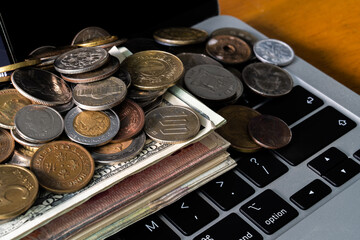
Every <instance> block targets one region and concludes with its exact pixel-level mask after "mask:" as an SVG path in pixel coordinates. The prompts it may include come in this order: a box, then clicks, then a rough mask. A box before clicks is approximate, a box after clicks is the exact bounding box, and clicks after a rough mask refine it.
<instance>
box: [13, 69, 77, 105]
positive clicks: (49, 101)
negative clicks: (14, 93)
mask: <svg viewBox="0 0 360 240" xmlns="http://www.w3.org/2000/svg"><path fill="white" fill-rule="evenodd" d="M11 82H12V84H13V85H14V87H15V88H16V89H17V90H18V91H19V92H20V93H21V95H23V96H24V97H26V98H28V99H30V100H32V101H34V102H36V103H39V104H42V105H47V106H55V105H59V104H65V103H68V102H69V101H71V99H72V93H71V89H70V87H69V86H68V85H67V84H66V82H65V81H64V80H63V79H62V78H59V77H58V76H56V75H55V74H53V73H51V72H48V71H45V70H41V69H36V68H26V69H25V68H23V69H17V70H15V71H14V72H13V74H12V75H11Z"/></svg>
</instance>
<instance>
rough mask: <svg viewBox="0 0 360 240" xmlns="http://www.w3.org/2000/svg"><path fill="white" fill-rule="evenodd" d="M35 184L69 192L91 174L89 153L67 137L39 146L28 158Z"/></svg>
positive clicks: (83, 182) (49, 189) (81, 184)
mask: <svg viewBox="0 0 360 240" xmlns="http://www.w3.org/2000/svg"><path fill="white" fill-rule="evenodd" d="M30 169H31V171H32V172H33V173H34V174H35V175H36V177H37V179H38V181H39V184H40V185H41V186H42V187H44V188H45V189H47V190H48V191H51V192H54V193H59V194H62V193H71V192H75V191H78V190H80V189H81V188H83V187H85V186H86V185H87V184H88V183H89V182H90V180H91V178H92V176H93V175H94V169H95V163H94V159H93V158H92V157H91V155H90V153H89V152H88V151H87V150H86V149H85V148H84V147H82V146H81V145H79V144H77V143H74V142H71V141H53V142H50V143H47V144H45V145H44V146H42V147H40V148H39V149H38V150H37V151H36V152H35V154H34V155H33V158H32V160H31V162H30Z"/></svg>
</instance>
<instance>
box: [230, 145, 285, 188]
mask: <svg viewBox="0 0 360 240" xmlns="http://www.w3.org/2000/svg"><path fill="white" fill-rule="evenodd" d="M237 164H238V165H237V167H236V168H237V169H238V170H239V171H240V172H241V173H242V174H243V175H244V176H245V177H247V178H248V179H249V180H250V181H252V182H253V183H254V184H255V185H256V186H258V187H264V186H266V185H268V184H269V183H271V182H272V181H274V180H275V179H277V178H278V177H280V176H281V175H283V174H284V173H286V172H287V171H288V168H287V167H286V166H285V164H283V163H282V162H280V161H279V160H278V159H276V158H275V156H273V155H272V154H271V153H270V152H269V151H267V150H263V151H258V152H255V153H251V154H246V155H244V157H243V158H241V159H239V161H238V162H237Z"/></svg>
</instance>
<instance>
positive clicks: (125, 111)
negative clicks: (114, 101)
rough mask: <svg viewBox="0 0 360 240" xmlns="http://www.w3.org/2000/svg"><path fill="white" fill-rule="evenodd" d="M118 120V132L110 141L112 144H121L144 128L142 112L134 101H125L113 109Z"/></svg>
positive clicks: (143, 114)
mask: <svg viewBox="0 0 360 240" xmlns="http://www.w3.org/2000/svg"><path fill="white" fill-rule="evenodd" d="M113 110H114V112H115V113H116V114H117V115H118V116H119V119H120V123H121V126H120V130H119V132H118V133H117V134H116V136H115V137H114V138H113V139H112V140H111V142H112V143H116V142H122V141H125V140H127V139H130V138H132V137H133V136H135V135H137V134H138V133H139V132H140V131H141V130H142V129H143V127H144V124H145V113H144V110H143V109H142V108H141V107H140V106H139V105H138V104H137V103H135V102H134V101H132V100H130V99H125V100H124V101H123V102H122V103H121V104H120V105H118V106H116V107H115V108H113Z"/></svg>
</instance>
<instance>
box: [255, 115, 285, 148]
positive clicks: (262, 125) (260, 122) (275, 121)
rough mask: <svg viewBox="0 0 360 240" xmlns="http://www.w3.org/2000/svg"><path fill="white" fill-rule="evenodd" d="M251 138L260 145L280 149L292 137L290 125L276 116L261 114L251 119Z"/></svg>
mask: <svg viewBox="0 0 360 240" xmlns="http://www.w3.org/2000/svg"><path fill="white" fill-rule="evenodd" d="M248 129H249V134H250V136H251V138H252V139H253V140H254V141H255V142H256V143H257V144H259V145H260V146H262V147H264V148H269V149H278V148H281V147H284V146H286V145H287V144H288V143H289V142H290V140H291V137H292V133H291V130H290V128H289V127H288V125H287V124H286V123H285V122H284V121H283V120H281V119H280V118H277V117H275V116H271V115H264V114H262V115H259V116H256V117H254V118H252V119H250V121H249V124H248Z"/></svg>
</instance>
